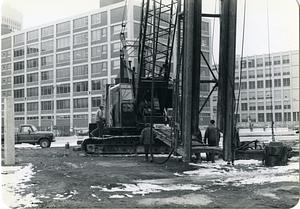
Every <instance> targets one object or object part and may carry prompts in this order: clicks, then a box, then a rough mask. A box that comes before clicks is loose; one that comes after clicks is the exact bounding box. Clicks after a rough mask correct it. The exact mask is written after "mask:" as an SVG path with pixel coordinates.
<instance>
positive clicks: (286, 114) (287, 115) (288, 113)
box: [284, 112, 292, 121]
mask: <svg viewBox="0 0 300 209" xmlns="http://www.w3.org/2000/svg"><path fill="white" fill-rule="evenodd" d="M284 121H292V117H291V113H290V112H285V113H284Z"/></svg>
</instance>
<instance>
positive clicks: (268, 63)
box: [265, 57, 272, 66]
mask: <svg viewBox="0 0 300 209" xmlns="http://www.w3.org/2000/svg"><path fill="white" fill-rule="evenodd" d="M271 65H272V61H271V59H270V57H265V66H271Z"/></svg>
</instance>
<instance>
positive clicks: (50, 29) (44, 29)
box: [41, 25, 54, 37]
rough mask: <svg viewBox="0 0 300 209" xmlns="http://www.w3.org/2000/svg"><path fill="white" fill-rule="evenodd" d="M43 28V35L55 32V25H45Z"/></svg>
mask: <svg viewBox="0 0 300 209" xmlns="http://www.w3.org/2000/svg"><path fill="white" fill-rule="evenodd" d="M41 30H42V37H47V36H51V35H53V33H54V27H53V25H51V26H48V27H44V28H42V29H41Z"/></svg>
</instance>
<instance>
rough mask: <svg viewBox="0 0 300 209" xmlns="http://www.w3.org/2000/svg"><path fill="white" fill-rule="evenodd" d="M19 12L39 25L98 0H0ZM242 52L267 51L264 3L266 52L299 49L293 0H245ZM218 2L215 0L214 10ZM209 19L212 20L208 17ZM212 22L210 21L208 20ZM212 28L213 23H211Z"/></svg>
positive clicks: (209, 5)
mask: <svg viewBox="0 0 300 209" xmlns="http://www.w3.org/2000/svg"><path fill="white" fill-rule="evenodd" d="M3 1H6V2H9V4H10V5H11V6H12V7H14V8H15V9H17V10H18V11H20V12H21V13H22V14H23V28H30V27H34V26H39V25H43V24H45V23H49V22H52V21H56V20H59V19H64V18H66V17H70V16H73V15H77V14H80V13H85V12H88V11H91V10H95V9H97V8H98V7H99V0H1V2H3ZM237 1H238V10H237V14H238V15H237V48H236V54H241V45H242V25H243V12H244V10H243V5H244V3H245V0H237ZM216 2H219V0H203V9H202V10H203V13H209V12H210V13H214V12H215V3H216ZM246 5H247V6H246V21H245V38H244V56H251V55H256V54H264V53H268V32H267V31H268V27H267V19H268V16H267V5H268V13H269V25H270V27H269V28H270V33H269V34H270V52H271V53H273V52H280V51H288V50H298V49H299V8H298V5H297V3H296V0H246ZM218 8H219V3H217V12H218ZM212 23H213V21H212ZM212 25H213V24H212ZM212 28H213V27H212ZM214 32H215V33H214V35H213V36H214V41H213V48H214V49H213V53H214V57H215V59H216V60H217V59H218V45H219V42H218V40H219V20H218V19H216V20H215V27H214Z"/></svg>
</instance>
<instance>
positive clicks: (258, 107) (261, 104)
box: [257, 102, 265, 110]
mask: <svg viewBox="0 0 300 209" xmlns="http://www.w3.org/2000/svg"><path fill="white" fill-rule="evenodd" d="M264 109H265V105H264V103H263V102H258V103H257V110H264Z"/></svg>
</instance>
